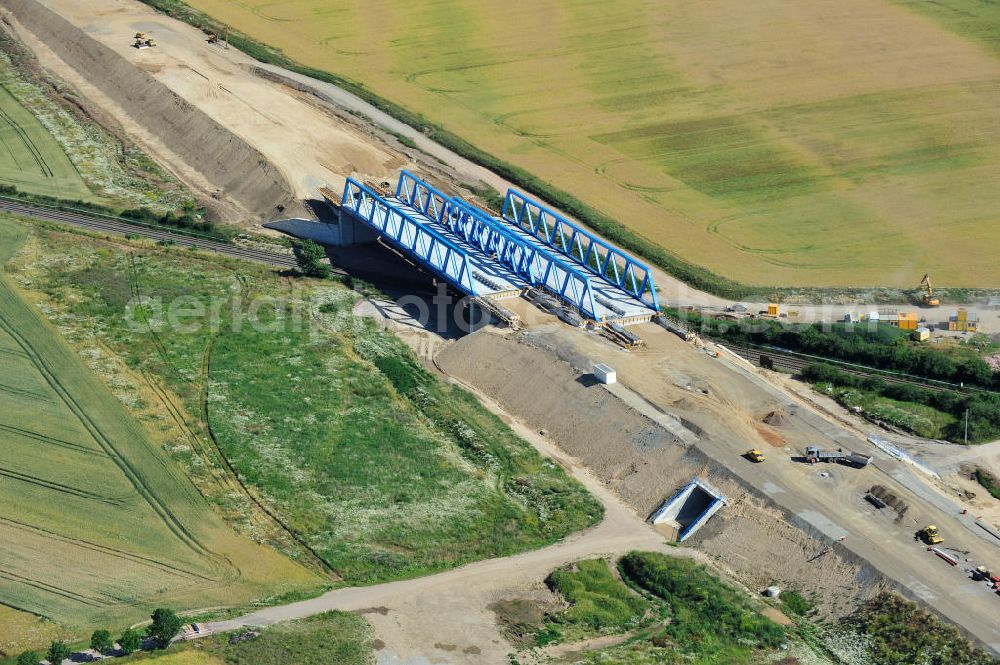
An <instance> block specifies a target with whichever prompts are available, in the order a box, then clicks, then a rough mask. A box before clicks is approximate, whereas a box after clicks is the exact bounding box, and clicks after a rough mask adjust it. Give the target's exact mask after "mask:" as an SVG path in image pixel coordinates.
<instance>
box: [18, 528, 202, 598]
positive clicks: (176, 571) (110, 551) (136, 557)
mask: <svg viewBox="0 0 1000 665" xmlns="http://www.w3.org/2000/svg"><path fill="white" fill-rule="evenodd" d="M0 524H5V525H7V526H8V527H10V528H12V529H18V530H21V531H26V532H29V533H33V534H35V535H39V536H42V537H45V538H49V539H51V540H56V541H59V542H61V543H66V544H67V545H72V546H74V547H79V548H81V549H87V550H91V551H93V552H98V553H100V554H104V555H107V556H110V557H114V558H118V559H126V560H128V561H132V562H133V563H138V564H140V565H145V566H149V567H151V568H156V569H158V570H160V571H161V572H164V573H167V574H168V575H175V576H177V577H181V578H185V579H191V580H201V581H203V582H214V581H215V580H213V579H212V578H210V577H206V576H205V575H201V574H199V573H195V572H192V571H190V570H186V569H184V568H181V567H179V566H173V565H171V564H169V563H166V562H164V561H159V560H157V559H151V558H149V557H145V556H142V555H141V554H135V553H133V552H126V551H125V550H120V549H116V548H114V547H108V546H107V545H100V544H98V543H94V542H91V541H89V540H83V539H81V538H70V537H68V536H64V535H62V534H60V533H56V532H55V531H50V530H48V529H43V528H41V527H38V526H35V525H33V524H26V523H24V522H19V521H17V520H14V519H11V518H9V517H0Z"/></svg>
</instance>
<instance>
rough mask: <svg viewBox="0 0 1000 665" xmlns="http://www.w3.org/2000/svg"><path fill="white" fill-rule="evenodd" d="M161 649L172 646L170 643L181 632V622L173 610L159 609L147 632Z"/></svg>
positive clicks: (154, 613) (154, 614)
mask: <svg viewBox="0 0 1000 665" xmlns="http://www.w3.org/2000/svg"><path fill="white" fill-rule="evenodd" d="M147 632H148V634H149V636H150V637H152V638H153V640H154V641H155V642H156V645H157V646H158V647H159V648H161V649H166V648H167V647H168V646H170V641H171V640H172V639H174V638H175V637H177V633H179V632H181V620H180V618H178V616H177V615H176V614H174V611H173V610H168V609H166V608H163V607H161V608H158V609H157V610H155V611H154V612H153V623H152V624H151V625H150V626H149V630H148V631H147Z"/></svg>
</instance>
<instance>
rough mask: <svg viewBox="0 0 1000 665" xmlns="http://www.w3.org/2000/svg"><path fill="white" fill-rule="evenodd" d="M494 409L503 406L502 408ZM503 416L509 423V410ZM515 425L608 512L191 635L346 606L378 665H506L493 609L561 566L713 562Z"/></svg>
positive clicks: (539, 584)
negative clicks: (557, 539)
mask: <svg viewBox="0 0 1000 665" xmlns="http://www.w3.org/2000/svg"><path fill="white" fill-rule="evenodd" d="M491 406H493V407H494V408H495V409H496V406H495V405H491ZM498 413H500V414H501V416H502V417H504V418H505V419H507V420H510V419H509V417H507V416H505V415H503V413H502V411H499V410H498ZM514 427H515V429H516V430H517V431H518V433H519V434H520V435H521V436H523V437H525V438H526V439H528V440H530V441H532V443H534V444H535V445H536V447H538V448H539V450H540V451H541V452H542V453H543V454H547V455H549V456H551V457H552V458H554V459H556V460H557V461H558V462H559V463H560V464H562V465H563V466H564V467H565V468H566V469H567V470H568V471H569V473H571V474H572V475H573V476H574V477H575V478H577V479H578V480H580V481H581V482H582V483H583V484H584V485H586V487H587V489H588V490H590V491H591V492H592V493H593V494H594V495H595V496H596V497H597V498H598V499H599V500H600V501H601V503H602V504H603V505H604V510H605V517H604V520H603V521H602V522H601V524H599V525H598V526H596V527H594V528H592V529H589V530H587V531H584V532H581V533H577V534H574V535H573V536H571V537H569V538H567V539H566V540H564V541H563V542H561V543H558V544H556V545H552V546H550V547H546V548H544V549H541V550H536V551H534V552H526V553H524V554H521V555H517V556H512V557H507V558H503V559H491V560H488V561H481V562H478V563H474V564H470V565H467V566H463V567H462V568H458V569H456V570H452V571H448V572H445V573H441V574H438V575H430V576H427V577H422V578H418V579H415V580H404V581H401V582H392V583H388V584H379V585H375V586H370V587H355V588H349V589H337V590H335V591H330V592H328V593H326V594H324V595H322V596H320V597H318V598H314V599H311V600H306V601H302V602H298V603H292V604H289V605H282V606H280V607H269V608H266V609H262V610H259V611H257V612H254V613H253V614H248V615H246V616H243V617H239V618H236V619H231V620H227V621H217V622H211V623H207V624H202V625H200V630H201V632H200V634H197V635H191V636H189V637H203V636H205V635H209V634H212V633H217V632H224V631H231V630H237V629H239V628H242V627H246V626H267V625H271V624H273V623H277V622H279V621H287V620H289V619H295V618H301V617H305V616H311V615H314V614H318V613H320V612H326V611H329V610H345V611H353V612H359V613H363V614H364V615H365V616H366V618H367V619H368V620H369V621H370V622H371V623H372V625H373V627H374V629H375V637H376V639H377V642H376V646H377V647H378V650H379V651H378V663H379V665H392V664H396V663H412V664H413V665H425V664H427V663H455V664H459V665H465V664H472V663H476V664H481V663H496V664H498V665H500V664H502V663H507V662H509V658H508V654H509V653H510V652H511V650H512V647H511V646H510V644H509V643H508V642H507V641H506V639H504V637H503V636H502V635H501V633H500V629H499V627H498V626H497V621H496V617H495V616H494V614H493V612H492V611H491V610H490V609H489V606H490V605H491V604H493V603H495V602H497V601H499V600H506V599H511V598H516V597H524V596H529V597H530V596H537V595H539V594H544V593H545V586H544V580H545V578H546V577H547V576H548V574H549V573H550V572H552V571H553V570H554V569H556V568H558V567H559V566H562V565H564V564H567V563H571V562H574V561H579V560H581V559H586V558H594V557H600V556H609V557H610V556H619V555H622V554H625V553H626V552H629V551H631V550H647V551H658V552H663V553H666V554H671V555H675V556H687V557H694V558H696V559H697V560H700V561H703V562H707V559H706V557H704V556H702V555H701V554H700V553H699V552H696V551H693V550H679V549H677V548H674V547H669V546H667V545H666V544H665V543H664V541H663V538H662V537H661V536H660V535H659V534H657V533H656V532H655V531H653V530H652V529H651V528H650V527H649V526H648V525H646V524H644V523H643V521H642V520H641V519H639V518H638V517H636V515H635V514H634V513H633V512H632V510H631V509H630V508H629V507H628V506H627V505H625V503H624V502H622V501H621V499H619V498H618V497H616V496H614V495H613V494H612V493H611V492H609V491H608V490H607V489H606V488H605V487H604V486H603V485H602V484H601V483H600V482H599V481H598V480H597V479H595V478H594V476H593V475H592V474H590V473H589V472H588V471H587V470H586V469H585V468H582V467H581V466H580V465H579V464H578V463H576V462H575V461H574V460H572V459H568V458H567V457H566V455H565V454H564V453H562V452H560V451H559V450H557V449H555V448H554V447H552V446H551V444H549V443H548V442H546V441H545V440H544V439H543V438H541V437H539V436H538V434H537V433H535V432H531V431H528V430H527V429H525V428H523V427H522V426H518V425H516V424H515V425H514Z"/></svg>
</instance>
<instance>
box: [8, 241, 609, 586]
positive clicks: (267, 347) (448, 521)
mask: <svg viewBox="0 0 1000 665" xmlns="http://www.w3.org/2000/svg"><path fill="white" fill-rule="evenodd" d="M35 251H36V252H37V256H38V257H41V258H39V259H37V260H36V259H34V258H33V257H34V256H35V255H32V256H31V257H28V258H26V259H25V260H23V261H21V262H20V263H18V266H17V270H18V272H16V273H15V274H16V275H18V276H19V277H21V278H23V279H26V280H29V281H30V282H31V283H32V285H33V288H35V289H37V290H39V291H42V292H44V294H45V296H46V298H45V305H46V307H51V308H52V310H53V312H52V314H51V315H52V316H53V317H54V319H55V320H58V321H59V322H60V326H61V327H62V328H63V329H64V331H65V332H66V334H67V335H68V336H69V338H70V339H71V340H73V341H74V342H79V343H81V344H83V345H85V346H88V345H89V346H94V345H93V339H92V338H91V337H90V331H96V333H97V336H98V340H99V342H100V348H99V349H97V350H96V351H95V353H98V352H99V353H103V354H104V355H105V356H109V355H111V356H120V357H121V358H123V359H124V361H125V362H126V363H127V365H128V367H129V368H130V371H131V372H132V373H133V374H139V375H140V376H142V377H144V379H145V381H143V382H137V383H136V385H135V386H131V387H128V388H124V389H123V390H122V391H121V397H122V398H123V399H125V400H126V401H128V402H129V403H130V407H131V408H132V409H133V411H135V412H136V413H145V414H148V416H143V418H144V422H145V421H146V420H145V418H147V417H148V422H149V424H150V427H151V429H153V430H155V431H157V432H159V434H158V436H159V437H160V439H159V440H161V441H162V442H163V446H164V447H165V448H167V449H168V450H170V451H171V453H172V455H173V456H174V457H175V459H177V460H178V461H179V462H180V463H181V464H183V465H184V466H185V467H186V468H187V469H188V472H189V474H190V475H191V476H192V477H193V478H194V479H195V482H196V483H197V485H198V487H199V488H200V489H202V491H203V492H204V493H205V494H206V495H208V496H209V497H210V498H211V500H212V502H213V503H214V504H215V505H216V507H217V508H218V509H219V510H220V511H221V512H222V513H223V514H224V515H226V517H227V518H228V519H229V521H230V522H231V523H233V524H235V525H236V526H237V528H238V529H239V530H240V531H241V532H242V533H245V534H246V535H248V536H251V537H253V538H255V539H259V540H261V541H263V542H267V543H270V544H273V545H274V546H275V547H277V548H279V549H281V550H282V551H284V552H286V553H288V554H289V555H291V556H294V557H302V558H303V560H306V561H308V562H309V563H311V564H313V565H314V566H318V565H320V564H319V562H320V561H322V562H323V566H324V567H326V568H328V569H330V570H332V571H334V572H335V573H336V574H337V575H339V576H340V577H342V578H343V579H344V581H346V582H351V583H365V582H372V581H376V580H386V579H392V578H398V577H407V576H414V575H418V574H422V573H426V572H430V571H436V570H441V569H444V568H448V567H452V566H456V565H459V564H461V563H465V562H468V561H472V560H476V559H482V558H488V557H493V556H501V555H507V554H511V553H514V552H518V551H523V550H526V549H531V548H534V547H538V546H541V545H544V544H548V543H551V542H553V541H555V540H557V539H559V538H562V537H563V536H565V535H567V534H569V533H571V532H573V531H575V530H578V529H580V528H584V527H586V526H589V525H591V524H593V523H595V521H597V520H598V519H599V517H600V514H601V510H600V505H599V504H598V503H597V502H596V501H595V500H594V499H593V498H591V497H590V496H589V495H587V494H586V492H585V490H584V489H583V488H582V486H580V485H579V484H578V483H576V482H575V481H572V480H570V479H569V478H568V477H567V476H566V475H565V474H564V473H563V471H562V470H561V469H560V468H559V467H558V466H556V465H555V464H554V463H552V462H550V461H546V460H543V459H542V458H541V457H540V456H539V455H538V454H537V452H535V450H534V449H533V448H532V447H531V446H530V445H529V444H528V443H526V442H525V441H523V440H522V439H520V438H518V437H517V436H516V435H514V434H513V433H512V432H511V430H510V429H509V428H508V427H507V426H506V425H504V424H503V423H502V422H501V421H500V420H499V419H498V418H496V417H494V416H493V415H492V414H489V413H488V412H486V411H485V410H484V409H483V407H482V406H481V404H479V402H478V401H477V400H475V398H473V397H472V396H471V395H469V394H468V393H466V392H464V391H462V390H460V389H458V388H455V387H453V386H450V385H447V384H443V383H441V382H439V381H437V380H436V379H434V378H433V377H432V376H431V375H430V374H428V373H427V372H426V371H425V370H423V369H422V368H421V367H419V366H418V365H417V363H416V361H415V359H414V358H413V357H412V355H411V354H410V352H409V351H408V350H407V349H406V347H405V346H403V345H402V343H401V342H400V341H399V340H398V339H396V338H394V337H392V336H391V335H389V334H386V333H384V332H382V331H380V330H378V329H376V328H375V327H374V326H372V325H368V324H364V323H363V322H361V321H359V320H355V319H353V318H352V317H351V315H350V307H351V304H352V303H353V301H354V299H355V298H356V297H357V295H356V294H355V293H353V292H351V291H348V290H347V289H345V288H344V287H342V286H339V285H336V284H333V283H330V282H326V283H322V282H308V281H301V282H291V283H290V282H289V281H288V280H286V279H284V278H281V277H279V276H277V275H276V274H274V273H272V272H270V271H269V270H268V269H267V268H265V267H263V266H259V265H256V264H241V263H238V262H227V261H220V260H219V259H217V258H216V257H203V256H201V255H198V254H195V253H192V252H189V251H187V250H184V249H166V248H158V247H150V246H145V247H143V246H141V245H133V246H131V247H129V245H128V244H127V243H125V242H124V241H118V242H115V243H109V242H106V241H102V240H89V239H83V238H81V237H80V236H77V235H74V234H68V233H67V234H63V233H56V232H43V233H40V234H39V237H38V239H37V242H36V247H35ZM126 251H131V252H132V253H134V255H135V256H134V259H131V260H130V259H128V258H127V257H126V256H125V252H126ZM135 293H139V294H141V295H142V296H144V297H148V298H153V299H159V300H161V301H162V302H163V303H164V304H165V305H167V306H168V307H166V308H165V309H166V310H169V305H170V303H172V302H175V301H176V299H177V298H178V297H180V296H183V297H184V298H186V299H187V301H186V302H187V304H188V305H192V304H197V303H202V304H204V305H205V306H206V310H209V311H210V310H211V309H212V302H213V299H214V300H215V301H217V302H219V303H220V304H219V307H218V311H219V319H220V326H219V328H218V330H217V331H213V330H212V329H211V328H210V327H209V326H197V327H193V328H192V329H190V330H187V331H183V330H180V329H178V328H173V327H165V328H162V329H160V330H159V331H158V332H151V331H136V330H131V329H130V328H129V327H128V325H127V324H126V320H125V317H124V315H125V314H126V313H127V311H128V310H127V303H128V300H129V299H130V297H131V296H132V295H133V294H135ZM254 298H277V299H281V300H283V301H284V302H285V303H286V304H287V307H286V306H284V305H283V306H282V307H280V308H278V310H277V311H279V312H281V313H287V311H288V308H292V307H294V308H299V309H300V310H301V311H303V312H305V313H306V314H307V316H308V321H306V322H304V324H303V326H302V327H301V328H300V329H298V330H296V329H295V326H294V325H290V326H289V327H280V326H279V328H277V329H270V330H268V329H264V328H260V327H255V326H254V325H252V324H251V323H249V322H247V321H246V320H245V319H243V318H240V319H239V321H240V322H237V321H236V320H234V319H233V313H234V312H239V313H240V314H241V315H243V314H246V313H247V312H248V311H250V310H249V307H248V305H249V303H250V302H251V300H252V299H254ZM239 303H242V305H240V304H239ZM274 312H275V310H274V309H272V308H270V307H263V308H261V310H260V313H261V319H260V320H261V323H263V324H265V325H268V326H269V325H270V324H272V323H273V322H274ZM148 313H149V316H150V320H151V321H153V322H155V321H158V320H160V317H159V316H158V315H156V313H155V312H154V308H150V309H149V310H148ZM162 318H169V316H168V312H166V311H165V313H164V315H163V317H162ZM190 321H194V322H196V321H197V320H196V319H194V320H190ZM190 321H189V319H188V318H183V317H182V318H181V319H180V320H179V322H182V323H183V322H190ZM306 323H308V324H311V325H306ZM338 323H347V324H348V325H346V326H344V327H343V328H342V329H340V328H338ZM85 352H87V351H85ZM87 353H90V352H87ZM96 365H97V366H98V367H102V366H103V365H102V363H101V362H97V363H96ZM109 380H110V381H111V382H113V383H123V382H127V377H119V378H115V377H114V376H112V377H111V378H110V379H109ZM150 382H151V383H155V384H157V385H161V386H162V387H163V393H167V394H169V395H174V396H176V400H174V401H175V402H176V404H175V406H174V407H173V412H174V413H175V415H174V417H173V418H172V419H170V418H164V409H165V407H163V406H160V403H161V402H162V400H163V394H160V395H159V396H157V395H154V394H152V393H150V392H148V391H143V390H142V387H141V385H139V384H140V383H150ZM152 407H157V408H152ZM157 409H158V410H159V413H157V412H156V411H157ZM178 412H183V414H186V415H182V416H178V415H176V414H177V413H178ZM178 419H180V420H181V421H183V422H185V423H186V425H185V428H184V431H179V430H177V428H175V427H174V425H173V424H172V423H171V422H170V421H171V420H175V421H176V420H178ZM219 451H221V453H222V454H224V456H225V458H222V457H221V456H220V455H219ZM227 465H231V470H230V469H229V468H228V466H227ZM232 473H235V474H237V475H238V477H239V478H240V479H241V481H242V482H243V483H244V484H245V485H246V486H247V487H248V488H249V493H250V494H251V495H252V496H254V497H256V498H257V499H258V501H259V502H260V503H261V504H263V505H265V506H267V507H268V509H269V510H270V511H271V512H272V513H273V514H275V515H277V516H278V518H279V519H280V520H281V522H282V524H283V525H284V526H285V527H287V530H288V531H290V532H291V533H292V534H294V540H289V539H288V538H285V539H282V533H281V531H280V530H277V529H273V528H272V529H269V528H268V525H267V524H265V523H263V522H261V521H255V520H254V517H253V515H252V512H253V508H254V507H253V505H249V504H248V502H247V501H245V500H243V499H241V498H240V496H239V488H233V487H231V486H229V485H227V484H226V483H225V482H223V478H224V477H227V476H231V475H232ZM286 535H287V534H286Z"/></svg>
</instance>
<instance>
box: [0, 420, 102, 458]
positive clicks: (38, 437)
mask: <svg viewBox="0 0 1000 665" xmlns="http://www.w3.org/2000/svg"><path fill="white" fill-rule="evenodd" d="M0 432H7V433H8V434H14V435H16V436H22V437H25V438H27V439H34V440H35V441H40V442H42V443H47V444H50V445H53V446H59V447H60V448H66V449H68V450H72V451H74V452H78V453H83V454H86V455H94V456H96V457H107V456H108V455H107V453H106V452H105V451H103V450H96V449H94V448H91V447H90V446H86V445H84V444H82V443H73V442H72V441H64V440H63V439H57V438H56V437H54V436H48V435H46V434H39V433H38V432H32V431H31V430H27V429H23V428H21V427H14V426H13V425H5V424H3V423H0Z"/></svg>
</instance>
